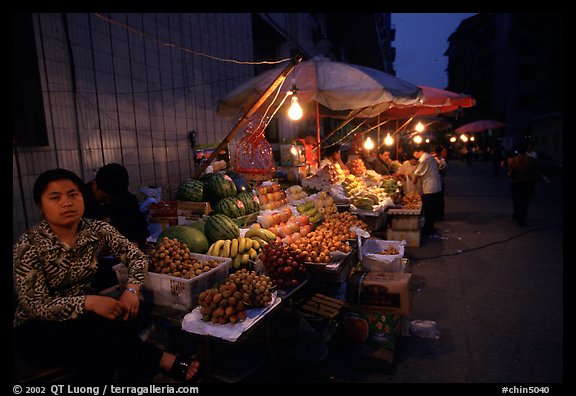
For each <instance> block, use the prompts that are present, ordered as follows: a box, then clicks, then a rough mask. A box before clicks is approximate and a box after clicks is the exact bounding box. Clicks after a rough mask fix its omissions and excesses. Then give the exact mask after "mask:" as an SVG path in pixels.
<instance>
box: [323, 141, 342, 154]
mask: <svg viewBox="0 0 576 396" xmlns="http://www.w3.org/2000/svg"><path fill="white" fill-rule="evenodd" d="M340 148H341V147H340V145H339V144H338V143H335V144H333V145H332V146H328V147H326V151H325V154H326V157H330V156H332V154H334V153H337V152H338V151H340Z"/></svg>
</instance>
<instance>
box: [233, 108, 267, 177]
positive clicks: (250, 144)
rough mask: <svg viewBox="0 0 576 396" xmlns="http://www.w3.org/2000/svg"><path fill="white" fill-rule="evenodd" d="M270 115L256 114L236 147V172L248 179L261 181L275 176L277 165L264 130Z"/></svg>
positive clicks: (245, 128)
mask: <svg viewBox="0 0 576 396" xmlns="http://www.w3.org/2000/svg"><path fill="white" fill-rule="evenodd" d="M269 121H270V117H264V118H262V116H261V115H260V114H254V115H253V116H252V117H250V120H249V121H248V123H247V124H246V126H245V127H244V130H243V134H244V137H243V138H242V140H240V142H239V143H238V146H237V148H236V161H235V164H236V165H235V168H234V169H233V170H234V172H237V173H240V174H242V175H243V176H244V178H245V179H246V180H248V181H252V182H259V181H264V180H269V179H271V178H272V177H273V176H274V173H275V172H276V167H275V165H274V155H273V152H272V147H271V146H270V143H268V141H267V140H266V137H265V136H264V132H265V129H266V126H267V125H268V122H269Z"/></svg>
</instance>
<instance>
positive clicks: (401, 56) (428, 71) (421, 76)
mask: <svg viewBox="0 0 576 396" xmlns="http://www.w3.org/2000/svg"><path fill="white" fill-rule="evenodd" d="M473 15H476V14H475V13H469V14H457V13H408V14H401V13H393V14H392V25H393V26H394V27H395V28H396V39H395V40H394V42H393V43H392V45H393V46H395V47H396V61H395V62H394V69H395V70H396V76H397V77H399V78H401V79H403V80H406V81H409V82H411V83H413V84H416V85H425V86H429V87H434V88H441V89H444V88H446V86H447V85H448V75H447V74H446V67H447V65H448V57H446V56H444V52H445V51H446V50H447V49H448V37H449V36H450V34H452V33H453V32H454V31H455V30H456V28H457V27H458V25H459V24H460V22H461V21H462V20H464V19H466V18H469V17H471V16H473Z"/></svg>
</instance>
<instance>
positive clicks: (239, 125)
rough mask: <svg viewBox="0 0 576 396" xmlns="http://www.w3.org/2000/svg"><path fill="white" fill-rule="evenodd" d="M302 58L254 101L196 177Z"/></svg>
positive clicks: (197, 174) (198, 175)
mask: <svg viewBox="0 0 576 396" xmlns="http://www.w3.org/2000/svg"><path fill="white" fill-rule="evenodd" d="M301 60H302V56H301V55H298V56H297V57H295V58H294V59H293V60H292V62H291V63H290V64H289V65H288V66H286V67H285V68H284V70H282V72H281V73H280V75H278V77H276V79H275V80H274V81H273V82H272V84H270V86H269V87H268V89H267V90H266V91H265V92H264V93H263V94H262V96H261V97H260V99H258V101H256V103H254V104H253V105H252V106H251V107H250V108H249V109H248V111H247V112H246V113H244V115H243V116H242V117H241V118H240V120H239V121H238V122H237V123H236V125H234V127H233V128H232V130H231V131H230V132H229V133H228V136H226V137H225V138H224V140H222V142H221V143H220V144H219V145H218V147H216V149H215V150H214V151H213V152H212V154H210V157H208V159H207V160H206V161H205V162H204V163H202V164H201V165H200V167H199V168H198V169H196V172H195V173H194V178H195V179H197V178H199V177H200V176H202V173H204V171H205V170H206V168H207V167H208V166H209V165H210V164H211V163H212V161H214V159H215V158H216V156H217V155H218V153H220V151H221V150H222V149H223V148H224V147H226V145H227V144H228V143H230V141H231V140H232V139H233V138H234V136H236V134H237V133H238V131H240V129H241V128H242V127H243V126H244V124H246V123H247V122H248V120H249V119H250V117H252V115H253V114H254V113H255V112H256V110H258V108H259V107H260V106H261V105H262V103H264V102H265V101H266V99H268V97H269V96H270V95H271V94H272V92H274V90H276V88H278V86H279V85H280V84H282V83H283V82H284V80H285V79H286V76H287V75H288V74H290V72H291V71H292V70H294V68H295V67H296V65H297V64H298V63H299V62H300V61H301Z"/></svg>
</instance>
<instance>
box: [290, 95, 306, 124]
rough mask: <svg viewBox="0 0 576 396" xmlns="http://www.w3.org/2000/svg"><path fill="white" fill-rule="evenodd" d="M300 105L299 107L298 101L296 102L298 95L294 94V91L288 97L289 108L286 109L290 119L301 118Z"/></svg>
mask: <svg viewBox="0 0 576 396" xmlns="http://www.w3.org/2000/svg"><path fill="white" fill-rule="evenodd" d="M302 114H304V113H303V111H302V107H300V103H298V97H297V96H296V93H295V92H294V93H293V94H292V98H291V99H290V109H289V110H288V117H290V119H291V120H294V121H296V120H299V119H300V118H302Z"/></svg>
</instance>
